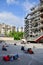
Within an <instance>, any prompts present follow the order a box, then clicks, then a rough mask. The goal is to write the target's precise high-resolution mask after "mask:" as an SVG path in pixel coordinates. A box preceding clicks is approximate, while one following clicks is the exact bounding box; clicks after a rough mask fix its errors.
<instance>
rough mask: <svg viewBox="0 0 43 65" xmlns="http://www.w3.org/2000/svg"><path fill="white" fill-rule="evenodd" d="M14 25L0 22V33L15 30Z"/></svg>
mask: <svg viewBox="0 0 43 65" xmlns="http://www.w3.org/2000/svg"><path fill="white" fill-rule="evenodd" d="M15 29H16V27H15V26H10V25H6V24H4V23H2V24H0V35H1V34H2V35H5V34H6V33H7V34H8V33H9V32H10V31H15Z"/></svg>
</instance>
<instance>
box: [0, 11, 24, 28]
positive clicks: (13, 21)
mask: <svg viewBox="0 0 43 65" xmlns="http://www.w3.org/2000/svg"><path fill="white" fill-rule="evenodd" d="M0 22H1V23H5V24H10V25H14V26H16V27H19V26H20V27H21V26H23V25H24V20H23V18H20V17H18V16H15V15H14V14H12V13H11V12H1V13H0Z"/></svg>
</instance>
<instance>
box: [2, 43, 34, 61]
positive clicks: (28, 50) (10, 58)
mask: <svg viewBox="0 0 43 65" xmlns="http://www.w3.org/2000/svg"><path fill="white" fill-rule="evenodd" d="M23 43H24V42H23ZM14 45H16V43H15V44H14ZM6 47H8V46H7V45H6V44H5V45H3V46H2V51H7V48H6ZM21 50H23V51H24V53H29V54H34V52H33V50H32V49H31V48H28V49H27V50H25V48H24V46H21ZM17 59H19V55H18V54H16V55H12V56H10V55H7V56H3V60H4V61H13V60H17Z"/></svg>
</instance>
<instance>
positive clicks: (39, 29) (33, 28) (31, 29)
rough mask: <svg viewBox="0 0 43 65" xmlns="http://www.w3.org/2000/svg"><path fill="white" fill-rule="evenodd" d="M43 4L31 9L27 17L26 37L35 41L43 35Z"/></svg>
mask: <svg viewBox="0 0 43 65" xmlns="http://www.w3.org/2000/svg"><path fill="white" fill-rule="evenodd" d="M42 33H43V4H42V3H41V2H40V4H39V5H38V6H35V7H33V8H32V9H31V13H30V14H28V15H27V16H26V17H25V38H26V39H27V40H30V41H33V40H35V39H36V38H37V37H39V36H40V35H43V34H42Z"/></svg>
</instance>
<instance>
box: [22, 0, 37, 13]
mask: <svg viewBox="0 0 43 65" xmlns="http://www.w3.org/2000/svg"><path fill="white" fill-rule="evenodd" d="M35 4H36V3H35V2H33V3H31V2H29V1H28V0H25V2H24V3H23V4H22V6H23V9H24V11H26V13H29V12H30V9H31V8H32V7H33V6H34V5H35Z"/></svg>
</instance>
